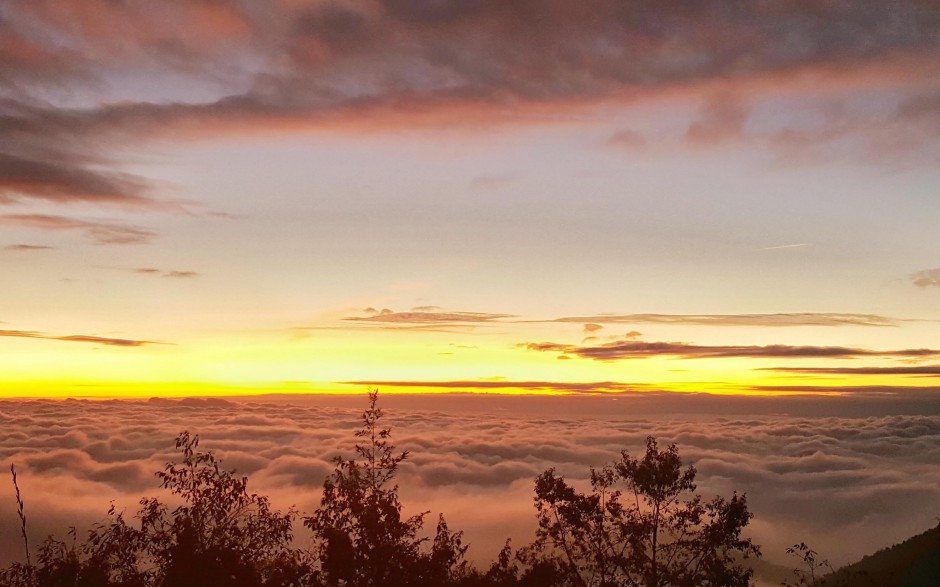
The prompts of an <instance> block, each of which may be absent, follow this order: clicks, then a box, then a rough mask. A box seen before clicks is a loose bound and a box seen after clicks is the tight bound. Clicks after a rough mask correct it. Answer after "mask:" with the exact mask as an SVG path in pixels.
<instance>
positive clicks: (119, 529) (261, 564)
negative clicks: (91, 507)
mask: <svg viewBox="0 0 940 587" xmlns="http://www.w3.org/2000/svg"><path fill="white" fill-rule="evenodd" d="M198 446H199V437H198V436H191V435H190V434H189V433H188V432H183V433H182V434H180V435H179V437H177V439H176V448H177V450H179V451H180V453H181V454H182V463H181V464H175V463H167V465H166V467H165V468H164V470H163V471H161V472H158V473H157V476H158V477H159V479H160V482H161V483H160V484H161V486H162V487H164V488H167V489H169V490H170V492H171V493H172V494H174V495H176V496H178V497H179V498H181V500H182V504H181V505H179V506H177V507H176V508H174V509H172V510H171V509H170V508H169V506H167V505H165V504H163V503H162V502H160V501H159V500H158V499H156V498H144V499H142V500H141V501H140V504H141V508H140V510H139V512H138V514H137V518H138V519H139V521H140V527H139V528H136V527H133V526H131V525H129V524H127V523H126V521H125V520H124V515H123V513H118V512H116V510H115V508H114V505H113V504H112V506H111V509H110V510H109V512H108V515H109V519H108V521H106V522H103V523H100V524H98V525H96V527H95V528H93V529H92V530H91V531H90V532H89V535H88V539H87V541H86V542H85V543H83V544H82V545H81V546H76V545H72V546H68V545H66V544H65V543H64V542H61V541H57V540H54V539H53V538H51V537H50V538H48V539H47V540H46V541H45V542H44V543H43V545H42V547H41V549H40V552H39V556H38V564H37V565H36V566H35V567H32V566H31V565H27V567H28V568H27V571H28V572H23V571H22V569H20V568H16V567H15V566H14V567H11V568H10V569H9V570H8V571H9V572H7V573H5V574H4V576H3V577H2V582H3V584H4V585H10V586H11V587H21V586H22V587H26V586H29V587H32V586H36V587H59V586H63V587H64V586H66V585H68V586H82V587H97V586H119V587H205V586H208V585H220V586H221V585H226V586H231V587H255V586H258V587H260V586H263V585H275V584H285V585H286V584H287V583H286V582H284V581H283V576H284V574H285V568H287V569H290V568H291V567H297V564H296V557H297V553H296V552H295V551H293V550H292V548H291V540H292V534H291V526H292V521H293V519H294V518H295V516H296V514H295V512H294V511H293V510H291V511H289V512H288V513H286V514H281V513H279V512H277V511H274V510H272V509H271V507H270V504H269V502H268V498H267V497H263V496H260V495H257V494H253V493H251V494H250V493H248V491H247V478H245V477H236V476H235V474H234V472H233V471H227V470H224V469H222V468H221V466H220V464H221V463H220V461H219V460H218V459H217V458H216V457H215V455H214V454H213V453H212V452H200V451H198V450H197V448H198ZM73 537H74V534H73ZM300 574H301V573H295V575H297V576H299V575H300Z"/></svg>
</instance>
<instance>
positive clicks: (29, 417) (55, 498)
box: [0, 396, 940, 566]
mask: <svg viewBox="0 0 940 587" xmlns="http://www.w3.org/2000/svg"><path fill="white" fill-rule="evenodd" d="M591 401H594V400H591ZM602 401H603V400H596V401H595V403H593V404H590V405H589V403H588V402H587V400H586V398H576V397H573V398H551V399H550V400H547V399H542V398H505V399H500V398H485V399H473V400H467V399H466V398H464V399H462V400H458V399H456V398H455V399H450V400H448V399H446V398H445V399H441V398H438V399H436V400H433V401H429V400H422V399H420V398H411V399H408V400H405V399H401V398H400V397H396V396H388V397H387V398H385V397H383V398H380V405H382V406H384V407H385V417H384V419H383V420H382V422H383V423H384V424H385V425H387V426H389V427H390V428H391V429H392V441H393V443H394V444H395V445H396V447H397V448H398V449H399V450H407V451H409V453H410V454H409V458H408V459H407V460H406V461H405V463H404V465H403V466H402V468H401V470H400V472H399V476H398V482H399V484H400V493H401V498H402V501H403V502H404V504H405V507H406V509H407V510H408V512H410V513H415V512H418V511H430V512H431V514H430V516H429V517H428V518H427V524H426V525H427V526H429V527H430V528H433V525H434V522H435V521H436V517H437V514H438V513H444V514H445V515H446V517H447V520H448V523H449V525H450V527H451V529H462V530H464V531H465V533H466V537H467V539H468V540H469V542H470V543H471V548H470V553H469V554H470V557H471V558H472V559H473V560H476V561H478V562H481V563H488V562H489V561H491V560H493V559H494V558H495V555H496V553H497V552H498V550H499V549H500V548H501V547H502V545H503V543H504V542H505V540H506V538H508V537H511V538H512V540H513V544H514V545H516V546H520V545H522V544H525V543H526V542H527V541H528V540H529V539H530V538H531V536H532V533H533V531H534V527H535V515H534V509H533V505H532V497H533V480H534V478H535V476H536V475H538V474H539V473H540V472H542V471H544V470H545V469H546V468H548V467H555V468H556V469H557V471H558V472H559V473H560V474H562V475H564V476H565V477H566V478H568V479H570V480H572V481H573V482H575V483H585V482H586V479H587V476H588V471H589V468H590V467H592V466H594V467H597V466H602V465H603V464H605V463H608V462H610V461H612V460H613V459H615V458H617V457H618V455H619V452H620V451H621V450H623V449H626V450H629V451H630V452H631V454H641V452H642V450H643V449H644V446H645V439H646V437H647V436H648V435H654V436H656V437H657V439H658V440H659V442H660V445H661V446H666V445H668V444H669V443H676V444H677V445H678V446H679V449H680V453H681V455H682V457H683V459H684V461H685V462H686V463H688V464H693V465H694V466H695V467H696V469H697V470H698V492H699V493H701V494H702V495H703V496H706V497H710V496H712V495H714V494H716V493H720V494H723V495H730V493H731V492H732V491H738V492H746V493H747V498H748V502H749V504H750V506H751V509H752V511H753V512H754V514H755V517H754V520H753V521H752V523H751V525H750V526H749V531H750V535H751V536H752V537H753V538H754V539H755V541H756V542H757V543H758V544H760V545H761V546H762V549H763V551H764V558H765V559H767V560H768V561H771V562H777V563H782V564H788V565H790V566H792V565H791V564H790V562H789V561H787V560H786V556H785V554H784V551H785V548H786V547H787V546H789V545H791V544H794V543H796V542H800V541H805V542H807V543H809V544H810V545H811V546H812V547H813V548H815V549H817V550H819V551H820V552H821V553H823V554H824V555H825V556H827V557H828V558H829V559H830V560H832V561H833V563H834V564H840V563H845V562H851V561H852V560H854V559H856V558H859V557H860V556H861V555H864V554H867V553H869V552H872V551H874V550H877V549H878V548H882V547H885V546H888V545H890V544H892V543H894V542H897V541H900V540H903V539H905V538H907V537H909V536H912V535H914V534H917V533H919V532H922V531H924V530H926V529H928V528H930V527H932V526H934V525H936V523H937V516H938V515H940V466H938V465H940V416H936V415H916V414H913V415H879V416H866V417H858V416H856V417H837V416H826V417H813V416H795V415H786V414H763V415H757V416H747V415H741V416H719V415H701V414H699V415H694V414H689V415H682V414H667V413H662V411H660V412H656V411H647V412H646V415H643V411H642V410H635V409H634V407H635V406H632V405H631V404H630V402H629V401H621V402H619V403H618V402H615V401H609V400H608V401H604V403H601V402H602ZM526 402H528V404H527V403H526ZM365 405H366V401H365V397H364V396H363V397H352V398H349V397H347V398H327V397H323V396H320V397H315V396H312V397H306V398H267V399H266V398H255V399H253V400H220V399H185V400H167V399H160V400H156V399H155V400H149V401H148V400H117V401H78V400H67V401H53V400H6V401H2V402H0V465H2V466H3V467H4V470H7V471H8V470H9V467H10V464H11V463H14V464H15V465H16V467H17V470H18V473H19V484H20V488H21V490H22V492H23V497H24V499H25V502H26V513H27V516H28V522H29V531H30V535H31V540H32V542H33V544H37V543H38V542H39V541H40V540H41V538H42V537H44V536H46V535H48V534H50V533H54V534H57V535H59V536H64V535H65V533H66V530H67V528H68V527H69V526H76V527H78V528H79V530H80V532H81V530H82V529H85V528H88V527H90V525H91V524H92V523H94V522H95V521H97V520H101V519H103V518H104V517H105V513H106V511H107V509H108V505H109V502H110V501H114V502H115V504H116V505H117V506H118V508H119V509H126V511H127V512H128V513H129V514H132V513H133V512H135V511H136V508H137V502H138V500H139V499H140V498H141V497H144V496H152V495H162V494H161V490H160V489H159V488H158V483H157V479H156V478H155V477H154V472H156V471H159V470H161V469H162V468H163V466H164V464H165V463H166V462H167V461H170V460H173V459H174V458H175V456H176V455H175V450H174V439H175V437H176V436H177V435H178V434H179V433H180V432H181V431H184V430H188V431H190V432H192V433H196V434H198V435H199V436H200V439H201V445H200V447H201V448H202V449H207V450H213V451H214V452H215V453H216V454H217V455H218V456H219V457H221V458H222V459H223V461H224V462H223V464H224V466H225V467H226V468H234V469H236V470H237V471H238V472H239V473H241V474H244V475H247V476H248V477H249V490H251V491H253V492H258V493H262V494H266V495H268V496H270V497H271V498H272V501H273V502H274V503H275V505H276V506H277V507H279V508H280V509H286V508H287V507H289V506H291V505H296V506H297V507H298V508H299V509H300V510H302V511H305V512H308V513H309V512H312V511H313V509H314V508H315V507H316V505H317V503H318V499H319V493H318V491H319V487H320V486H321V485H322V483H323V480H324V478H325V477H326V476H327V475H329V474H330V472H331V471H332V470H333V464H332V462H331V459H332V458H333V457H335V456H336V455H343V456H346V457H350V456H352V455H353V447H354V445H355V443H356V440H357V439H356V438H355V436H354V433H355V431H356V430H357V429H359V427H360V424H361V422H360V419H359V416H360V414H361V412H362V410H363V408H364V407H365ZM526 405H530V406H532V407H533V408H535V407H536V406H537V407H538V408H539V409H531V410H528V409H525V406H526ZM585 406H588V408H589V409H586V408H585ZM637 413H639V414H640V415H637ZM10 481H11V480H10V479H9V478H7V479H6V480H3V479H2V478H0V537H2V538H0V557H2V558H0V563H2V564H7V563H8V562H9V561H11V560H17V559H19V558H22V556H23V555H22V544H21V542H20V539H19V536H18V534H19V531H18V528H19V520H18V518H17V514H16V502H15V499H14V494H13V485H12V483H11V482H10ZM297 537H298V540H299V542H300V543H301V544H306V543H309V535H308V534H307V531H306V530H305V529H304V528H303V527H302V526H301V525H299V524H298V526H297Z"/></svg>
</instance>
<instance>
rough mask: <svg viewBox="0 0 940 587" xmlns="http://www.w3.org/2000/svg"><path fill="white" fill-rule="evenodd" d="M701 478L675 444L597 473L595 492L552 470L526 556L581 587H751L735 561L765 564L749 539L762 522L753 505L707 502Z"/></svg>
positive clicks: (538, 495)
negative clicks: (754, 521) (755, 518)
mask: <svg viewBox="0 0 940 587" xmlns="http://www.w3.org/2000/svg"><path fill="white" fill-rule="evenodd" d="M695 474H696V471H695V468H694V467H688V468H687V469H685V470H682V460H681V458H680V457H679V451H678V449H677V448H676V446H675V445H672V446H670V447H669V448H667V449H666V450H663V451H660V450H659V449H658V447H657V443H656V440H655V439H654V438H653V437H649V438H647V442H646V454H645V455H644V456H643V457H642V458H635V457H631V456H630V455H629V454H628V453H627V452H626V451H623V452H622V453H621V459H620V460H619V461H617V462H614V463H613V464H611V465H608V466H605V467H604V468H602V469H600V470H593V469H592V470H591V491H590V492H589V493H581V492H579V491H577V490H575V489H574V488H573V487H571V486H570V485H568V483H567V482H566V481H565V480H564V479H563V478H561V477H559V476H557V475H556V473H555V470H554V469H549V470H547V471H545V472H544V473H542V474H541V475H540V476H539V477H538V479H536V483H535V506H536V509H537V511H538V522H539V527H538V530H537V532H536V540H535V542H534V543H533V544H532V545H531V546H530V547H528V548H526V549H524V550H523V551H522V553H521V557H522V559H523V560H524V561H527V562H528V563H529V564H531V565H533V568H535V565H542V566H543V567H550V568H553V569H554V570H555V572H556V573H557V575H558V576H559V577H560V583H555V584H563V585H571V586H573V587H590V586H601V587H615V586H622V585H631V586H632V585H637V586H643V587H667V586H670V587H693V586H716V587H718V586H721V587H736V586H746V585H748V584H749V580H750V577H751V574H752V571H751V570H750V569H747V568H744V567H743V566H741V565H740V564H737V563H736V562H735V556H736V555H738V556H743V557H745V558H746V557H748V556H752V555H753V556H759V555H760V550H759V549H758V548H757V546H755V545H754V544H753V543H752V542H751V540H750V539H747V538H742V537H741V531H742V529H743V528H744V527H745V526H746V525H747V524H748V522H749V520H750V519H751V516H752V515H751V513H750V512H749V511H748V509H747V501H746V498H745V496H743V495H742V496H740V497H739V496H738V495H737V494H734V495H733V496H732V497H731V499H724V498H722V497H715V498H714V499H712V500H711V501H708V502H704V501H702V499H701V497H699V496H698V495H692V493H693V492H694V491H695ZM543 572H546V571H543ZM557 580H558V579H556V581H557Z"/></svg>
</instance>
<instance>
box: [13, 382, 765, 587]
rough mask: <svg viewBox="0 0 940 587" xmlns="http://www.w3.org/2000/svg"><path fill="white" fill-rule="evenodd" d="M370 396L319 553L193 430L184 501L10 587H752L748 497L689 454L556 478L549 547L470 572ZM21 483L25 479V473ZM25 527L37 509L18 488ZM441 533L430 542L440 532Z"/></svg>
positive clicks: (332, 498)
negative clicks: (412, 491)
mask: <svg viewBox="0 0 940 587" xmlns="http://www.w3.org/2000/svg"><path fill="white" fill-rule="evenodd" d="M382 417H383V414H382V410H381V409H380V408H379V407H378V392H377V391H375V390H372V391H370V392H369V403H368V407H367V408H366V410H365V411H364V412H363V414H362V427H361V429H360V430H359V431H358V432H356V438H357V439H358V442H357V444H356V445H355V456H354V458H351V459H345V458H342V457H336V458H335V459H334V463H335V470H334V471H333V473H332V474H331V475H330V476H329V477H327V478H326V480H325V481H324V483H323V493H322V497H321V500H320V504H319V507H318V508H317V509H316V510H315V511H314V512H313V513H312V514H311V515H309V516H305V517H303V518H302V519H303V524H304V526H305V527H306V528H307V529H309V531H311V533H312V535H313V548H312V550H305V549H302V548H297V547H296V546H295V544H294V540H293V538H294V537H293V524H294V522H295V521H296V520H297V518H298V513H297V512H296V511H295V510H294V509H293V508H291V509H289V510H288V511H287V512H286V513H280V512H278V511H276V510H274V509H273V508H272V507H271V505H270V503H269V501H268V498H267V497H264V496H261V495H257V494H254V493H249V492H248V488H247V478H246V477H239V476H237V475H236V474H235V472H234V471H229V470H226V469H224V468H222V466H221V461H220V460H219V459H217V458H216V457H215V455H214V454H213V453H212V452H211V451H208V452H203V451H200V450H199V438H198V436H195V435H190V434H189V433H188V432H183V433H182V434H180V435H179V436H178V437H177V439H176V449H177V451H178V454H179V456H178V458H177V460H176V461H175V462H169V463H167V464H166V466H165V467H164V468H163V470H162V471H159V472H157V473H156V476H157V478H158V479H159V482H160V486H161V487H162V488H164V489H166V490H168V492H169V493H170V495H171V498H170V501H171V502H172V503H169V504H168V503H164V502H162V501H160V500H159V499H157V498H144V499H141V500H140V508H139V510H138V512H137V513H136V514H135V516H134V519H132V520H131V521H130V522H129V521H128V520H127V519H126V518H125V514H124V512H123V511H119V510H118V509H117V508H116V507H115V506H114V504H113V503H112V504H111V507H110V509H109V510H108V515H107V518H106V519H105V520H104V521H103V522H100V523H98V524H96V525H95V526H94V527H93V528H92V529H91V530H90V531H89V532H88V534H87V537H86V538H85V540H84V541H83V542H80V541H79V540H78V537H77V533H76V532H75V530H74V529H72V530H71V531H70V535H71V542H70V543H67V542H64V541H59V540H56V539H54V538H52V537H50V538H48V539H46V541H44V542H43V543H42V544H41V545H40V546H39V548H38V550H37V552H36V553H35V554H36V556H35V557H33V560H31V559H27V561H26V563H25V564H24V563H14V564H12V565H10V566H9V567H7V568H6V569H3V570H2V571H0V587H66V586H68V587H197V586H198V587H203V586H218V587H288V586H291V587H339V586H343V587H418V586H422V587H555V586H557V587H620V586H637V587H667V586H669V587H693V586H719V585H721V586H728V587H737V586H743V585H747V584H748V581H749V578H750V575H751V571H749V570H747V569H745V568H743V567H742V566H740V565H739V564H738V563H737V561H738V559H736V558H734V557H736V556H737V557H741V556H743V557H745V558H746V557H747V556H750V555H759V550H758V548H757V547H756V546H755V545H753V544H752V543H751V541H750V540H749V539H745V538H742V537H741V531H742V529H743V528H744V527H745V526H746V525H747V524H748V521H749V520H750V519H751V513H750V512H749V511H748V509H747V503H746V500H745V497H744V496H740V497H739V496H738V495H737V494H735V495H733V496H732V497H731V498H730V499H724V498H722V497H716V498H714V499H713V500H711V501H708V502H704V501H702V499H701V498H700V497H699V496H696V495H693V493H694V491H695V483H694V480H695V469H694V468H693V467H688V468H686V469H684V470H683V469H682V462H681V459H680V458H679V453H678V449H677V448H676V447H675V446H670V447H669V448H668V449H666V450H663V451H660V450H659V449H658V447H657V444H656V441H655V440H654V439H653V438H648V439H647V447H646V454H645V456H643V457H642V458H634V457H631V456H630V455H629V454H628V453H627V452H626V451H624V452H623V453H621V458H620V460H618V461H616V462H614V463H612V464H610V465H608V466H605V467H603V468H602V469H600V470H592V471H591V489H590V491H589V492H587V493H582V492H580V491H578V490H577V489H575V488H574V487H572V486H570V485H569V484H568V483H567V482H566V481H565V480H564V479H563V478H562V477H559V476H558V475H557V474H556V472H555V470H554V469H549V470H547V471H545V472H544V473H542V474H541V475H539V476H538V478H537V479H536V480H535V506H536V510H537V516H538V517H537V519H538V530H537V533H536V539H535V541H534V542H533V543H532V544H530V545H528V546H525V547H523V548H522V549H521V550H520V551H518V552H516V553H513V550H512V548H511V546H510V543H509V541H508V540H507V541H506V545H505V546H504V548H503V549H502V551H500V553H499V556H498V559H497V560H496V561H495V562H493V563H492V564H491V565H490V566H489V568H488V569H487V570H486V571H480V570H477V569H475V568H473V567H471V565H470V564H469V563H468V562H467V560H466V558H465V557H466V553H467V549H468V545H467V544H465V542H464V539H463V533H462V532H460V531H451V530H450V529H449V527H448V525H447V523H446V521H445V520H444V517H443V515H441V516H440V517H439V519H438V523H437V526H436V530H435V531H434V532H433V533H428V532H425V531H424V520H425V516H426V515H427V513H428V512H422V513H418V514H415V515H412V516H405V515H404V514H403V513H402V512H403V506H402V503H401V502H400V500H399V496H398V485H397V484H396V482H395V479H396V474H397V472H398V469H399V466H400V465H401V463H402V462H404V461H405V460H406V459H407V458H408V456H409V455H408V452H407V451H404V452H400V453H399V452H396V450H395V447H394V446H393V445H392V443H391V432H390V431H389V429H388V428H384V427H382V425H381V420H382ZM12 472H13V473H14V474H15V472H16V471H15V469H14V470H12ZM14 486H15V488H16V499H17V504H18V506H19V513H20V519H21V530H22V534H23V537H24V540H25V536H26V535H25V523H26V517H25V510H24V507H23V500H22V497H21V496H20V494H19V486H18V485H17V484H16V478H15V477H14ZM429 534H430V535H429Z"/></svg>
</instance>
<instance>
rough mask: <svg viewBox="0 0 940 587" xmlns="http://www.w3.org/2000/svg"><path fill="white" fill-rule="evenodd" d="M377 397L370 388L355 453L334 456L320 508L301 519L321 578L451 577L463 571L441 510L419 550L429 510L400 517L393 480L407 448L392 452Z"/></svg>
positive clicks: (392, 584)
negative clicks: (430, 538)
mask: <svg viewBox="0 0 940 587" xmlns="http://www.w3.org/2000/svg"><path fill="white" fill-rule="evenodd" d="M377 402H378V392H377V391H376V390H371V391H370V392H369V407H368V408H367V409H366V410H365V411H364V412H363V414H362V429H360V430H359V431H358V432H356V437H357V438H360V439H364V440H363V442H361V443H359V444H356V454H357V455H358V456H359V459H358V460H357V459H344V458H342V457H336V458H335V459H334V462H335V463H336V469H335V470H334V471H333V474H332V475H330V477H328V478H327V479H326V480H325V481H324V482H323V496H322V498H321V501H320V507H319V508H317V510H316V511H315V512H314V514H313V515H312V516H310V517H308V518H305V519H304V525H305V526H307V527H308V528H309V529H310V530H311V531H313V534H314V538H315V540H316V544H317V554H318V557H319V562H320V578H321V579H322V580H323V582H324V583H325V584H326V585H330V586H334V585H348V586H349V587H379V586H387V587H398V586H407V585H428V584H437V585H445V584H449V583H452V582H454V581H456V580H458V579H459V578H460V577H461V576H462V575H463V574H466V572H467V563H466V562H465V561H464V560H463V557H464V554H465V552H466V550H467V547H465V546H463V543H462V533H461V532H454V533H451V532H450V531H449V530H448V528H447V524H446V522H445V521H444V518H443V516H441V518H440V521H439V522H438V525H437V534H436V536H435V538H434V541H433V544H432V547H431V550H430V552H425V551H424V550H423V549H422V546H423V543H424V542H426V541H427V538H424V537H421V536H420V535H419V534H420V531H421V529H422V526H423V524H424V517H425V515H427V513H428V512H423V513H419V514H415V515H413V516H411V517H407V518H406V517H403V516H402V504H401V502H400V501H399V499H398V485H397V484H395V483H394V478H395V473H396V472H397V470H398V466H399V465H400V464H401V463H402V462H403V461H404V460H405V459H407V458H408V452H407V451H405V452H402V453H397V454H396V452H395V447H394V446H393V445H392V444H391V443H390V438H391V431H390V430H389V429H388V428H382V427H380V425H379V421H380V420H381V418H382V415H383V414H382V410H381V409H380V408H379V407H378V406H377ZM429 581H430V582H429Z"/></svg>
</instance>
